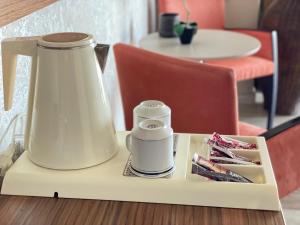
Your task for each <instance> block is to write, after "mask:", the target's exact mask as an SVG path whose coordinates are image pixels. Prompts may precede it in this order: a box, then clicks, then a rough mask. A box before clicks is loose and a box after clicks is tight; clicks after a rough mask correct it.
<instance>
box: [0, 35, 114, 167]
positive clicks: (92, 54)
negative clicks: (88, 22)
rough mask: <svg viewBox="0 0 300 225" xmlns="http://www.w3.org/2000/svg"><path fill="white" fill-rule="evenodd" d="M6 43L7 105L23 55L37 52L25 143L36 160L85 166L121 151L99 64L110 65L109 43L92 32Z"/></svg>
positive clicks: (8, 105) (48, 164)
mask: <svg viewBox="0 0 300 225" xmlns="http://www.w3.org/2000/svg"><path fill="white" fill-rule="evenodd" d="M1 47H2V61H3V86H4V87H3V88H4V105H5V110H9V109H10V108H11V105H12V96H13V89H14V81H15V76H16V58H17V55H26V56H31V57H32V62H31V63H32V66H31V77H30V86H29V87H30V89H29V99H28V112H27V125H26V132H25V148H26V150H28V155H29V158H30V159H31V160H32V161H33V162H34V163H36V164H38V165H40V166H43V167H46V168H51V169H79V168H85V167H90V166H93V165H97V164H99V163H102V162H104V161H106V160H108V159H110V158H111V157H112V156H113V155H114V154H115V153H116V151H117V145H116V144H117V142H116V134H115V130H114V126H113V121H112V118H111V112H110V107H109V103H108V102H107V100H106V96H105V93H104V88H103V83H102V77H101V75H102V72H101V68H100V66H99V63H100V64H101V66H102V69H104V65H105V61H106V56H107V53H108V46H105V45H104V46H103V45H99V44H96V43H95V41H94V40H93V37H92V36H91V35H89V34H84V33H56V34H49V35H45V36H38V37H18V38H7V39H4V40H3V41H2V44H1ZM97 59H98V60H99V63H98V60H97Z"/></svg>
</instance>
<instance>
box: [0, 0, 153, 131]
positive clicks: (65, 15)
mask: <svg viewBox="0 0 300 225" xmlns="http://www.w3.org/2000/svg"><path fill="white" fill-rule="evenodd" d="M147 13H148V9H147V0H60V1H58V2H56V3H54V4H53V5H50V6H48V7H46V8H44V9H41V10H39V11H37V12H35V13H33V14H31V15H29V16H26V17H24V18H22V19H20V20H17V21H15V22H13V23H11V24H9V25H7V26H5V27H2V28H0V40H2V39H3V38H6V37H14V36H33V35H43V34H47V33H53V32H61V31H78V32H86V33H91V34H93V35H94V37H95V39H96V40H97V41H98V42H101V43H109V44H114V43H116V42H120V41H122V42H131V43H137V42H138V40H139V39H140V38H141V37H142V36H144V35H145V34H146V33H147V30H148V22H147ZM112 53H113V52H112V50H111V51H110V54H109V59H108V62H107V66H106V71H105V73H104V75H103V78H104V83H105V87H106V90H107V95H108V98H109V100H110V103H111V107H112V111H113V114H114V118H115V125H116V128H117V129H123V128H124V125H123V117H122V108H121V102H120V94H119V91H118V84H117V79H116V71H115V65H114V58H113V54H112ZM29 65H30V60H29V59H28V58H27V57H20V58H19V63H18V67H17V79H16V88H15V94H14V100H13V108H12V109H11V110H10V111H9V112H4V110H3V90H2V79H1V80H0V133H1V131H2V130H3V128H4V127H6V126H7V124H8V122H9V120H10V119H11V118H12V116H13V115H15V114H16V113H19V112H26V105H27V92H28V76H29V70H30V66H29ZM0 74H2V65H1V62H0Z"/></svg>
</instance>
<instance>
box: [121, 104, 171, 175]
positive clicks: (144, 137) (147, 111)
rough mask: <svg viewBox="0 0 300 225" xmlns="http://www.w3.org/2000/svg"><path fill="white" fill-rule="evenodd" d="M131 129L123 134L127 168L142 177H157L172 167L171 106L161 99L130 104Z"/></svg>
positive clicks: (169, 170) (169, 171)
mask: <svg viewBox="0 0 300 225" xmlns="http://www.w3.org/2000/svg"><path fill="white" fill-rule="evenodd" d="M133 112H134V113H133V117H134V118H133V121H134V124H133V129H132V131H131V133H130V134H129V135H127V137H126V146H127V149H128V150H129V151H130V152H131V155H132V158H131V168H130V169H131V171H132V172H133V173H134V174H136V175H138V176H143V177H150V178H155V177H161V176H166V175H168V174H170V173H172V172H173V171H174V169H175V166H174V157H173V129H172V128H171V109H170V108H169V107H168V106H167V105H165V104H164V103H163V102H161V101H157V100H148V101H143V102H142V103H140V104H139V105H138V106H136V107H135V108H134V111H133Z"/></svg>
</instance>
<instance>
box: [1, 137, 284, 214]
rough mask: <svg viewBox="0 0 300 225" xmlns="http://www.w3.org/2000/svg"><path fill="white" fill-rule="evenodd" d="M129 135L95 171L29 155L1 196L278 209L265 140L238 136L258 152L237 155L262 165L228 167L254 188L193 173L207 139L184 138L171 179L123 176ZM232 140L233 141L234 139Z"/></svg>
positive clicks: (12, 171) (20, 161)
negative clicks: (62, 167) (58, 166)
mask: <svg viewBox="0 0 300 225" xmlns="http://www.w3.org/2000/svg"><path fill="white" fill-rule="evenodd" d="M125 135H126V133H125V132H119V133H118V138H119V142H120V151H119V152H118V154H117V155H116V156H115V157H114V158H112V159H111V160H109V161H107V162H106V163H103V164H100V165H98V166H95V167H91V168H87V169H81V170H72V171H58V170H50V169H45V168H42V167H39V166H37V165H35V164H33V163H32V162H31V161H30V160H29V159H28V157H27V153H26V152H25V153H24V154H23V155H22V156H21V157H20V158H19V159H18V160H17V162H16V163H15V164H14V165H13V166H12V167H11V168H10V169H9V171H8V172H7V174H6V176H5V177H4V182H3V185H2V190H1V194H7V195H27V196H45V197H53V196H54V193H57V194H58V197H63V198H82V199H103V200H119V201H135V202H153V203H170V204H184V205H201V206H217V207H230V208H247V209H265V210H280V208H281V206H280V202H279V198H278V192H277V186H276V181H275V178H274V175H273V171H272V166H271V163H270V158H269V155H268V150H267V147H266V144H265V141H264V138H262V137H234V138H237V139H240V140H244V141H247V142H251V143H256V144H257V146H258V149H257V150H235V151H238V152H239V153H240V154H243V155H247V156H248V157H252V158H253V159H260V161H261V165H251V166H245V165H224V166H225V167H227V168H229V169H231V170H233V171H235V172H237V173H239V174H241V175H243V176H245V177H247V178H249V179H251V180H253V181H254V183H231V182H217V181H211V180H208V179H207V178H204V177H201V176H199V175H195V174H191V158H192V156H193V154H194V153H195V152H197V153H199V154H200V155H202V156H204V157H207V158H209V148H208V146H207V145H206V144H205V143H204V138H205V137H208V135H201V134H180V135H179V138H178V145H177V153H176V158H175V163H176V170H175V172H174V174H173V175H172V177H171V178H159V179H147V178H139V177H128V176H123V171H124V167H125V165H126V162H127V160H128V156H129V152H128V151H127V150H126V148H125V146H124V138H125ZM232 137H233V136H232Z"/></svg>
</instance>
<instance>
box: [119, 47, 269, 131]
mask: <svg viewBox="0 0 300 225" xmlns="http://www.w3.org/2000/svg"><path fill="white" fill-rule="evenodd" d="M114 53H115V59H116V66H117V72H118V78H119V83H120V89H121V95H122V101H123V108H124V113H125V123H126V129H127V130H130V129H131V128H132V120H133V118H132V112H133V108H134V107H135V106H136V105H138V104H139V103H140V102H141V101H144V100H149V99H157V100H161V101H163V102H165V103H166V104H167V105H168V106H170V107H171V109H172V127H173V129H174V130H175V131H176V132H186V133H212V132H213V131H217V132H219V133H223V134H240V135H258V134H261V133H263V131H264V129H262V128H258V127H255V126H252V125H250V124H246V123H241V122H239V121H238V105H237V90H236V79H235V76H234V73H233V71H232V69H230V68H223V67H220V66H218V67H216V66H211V65H206V64H201V63H197V62H194V61H188V60H183V59H178V58H172V57H168V56H163V55H159V54H156V53H152V52H148V51H145V50H143V49H139V48H135V47H133V46H130V45H125V44H117V45H115V46H114Z"/></svg>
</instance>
